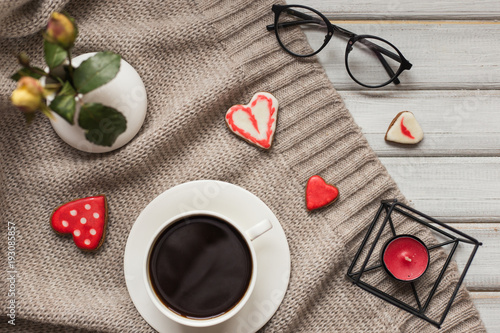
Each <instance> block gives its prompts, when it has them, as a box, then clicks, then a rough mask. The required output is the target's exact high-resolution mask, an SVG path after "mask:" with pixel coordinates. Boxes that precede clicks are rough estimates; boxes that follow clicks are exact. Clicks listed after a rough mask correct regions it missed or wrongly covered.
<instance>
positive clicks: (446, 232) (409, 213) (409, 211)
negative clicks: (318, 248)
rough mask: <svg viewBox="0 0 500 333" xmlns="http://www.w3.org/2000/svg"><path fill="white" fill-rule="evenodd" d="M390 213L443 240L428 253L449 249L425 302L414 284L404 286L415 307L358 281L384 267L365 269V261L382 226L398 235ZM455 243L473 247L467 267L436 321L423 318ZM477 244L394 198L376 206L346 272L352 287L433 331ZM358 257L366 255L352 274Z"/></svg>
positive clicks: (456, 286)
mask: <svg viewBox="0 0 500 333" xmlns="http://www.w3.org/2000/svg"><path fill="white" fill-rule="evenodd" d="M383 212H385V213H386V216H385V218H384V219H383V221H382V224H381V226H380V228H379V229H378V231H377V233H376V235H375V238H374V239H373V241H372V242H371V245H369V244H368V243H369V242H368V241H369V239H370V237H371V235H372V232H373V231H374V229H375V225H376V224H377V222H378V221H379V219H380V216H381V215H382V213H383ZM393 212H397V213H399V214H401V215H402V216H403V217H405V218H408V219H410V220H412V221H414V222H417V223H419V224H421V225H422V226H424V227H426V228H428V229H430V230H432V231H434V232H437V233H439V234H440V235H442V236H443V237H444V238H446V241H444V242H441V243H438V244H435V245H432V246H426V247H427V249H428V250H429V251H432V250H434V249H436V248H439V247H443V246H445V245H450V246H452V248H451V250H450V253H449V254H448V256H447V258H446V260H445V262H444V264H443V267H442V268H441V270H440V272H439V275H438V277H437V279H436V280H435V281H434V282H433V283H432V288H431V290H430V292H429V294H428V296H427V298H425V301H424V302H423V303H422V302H421V299H422V300H424V298H421V297H419V294H418V292H417V288H416V286H415V281H412V282H407V283H406V284H407V285H409V287H410V288H411V291H412V293H413V297H414V299H415V301H416V305H417V306H416V307H415V306H413V305H411V304H409V303H408V302H405V301H404V300H401V299H399V298H398V297H396V296H394V295H390V294H389V293H387V292H385V291H383V290H381V289H380V288H378V287H376V286H374V285H371V284H370V283H368V282H365V281H362V280H361V277H362V276H363V274H365V273H367V272H370V271H375V270H377V269H383V267H384V265H383V262H382V261H381V260H380V262H379V263H378V264H374V265H370V266H369V267H367V266H368V262H369V261H370V258H371V257H372V254H373V252H374V250H375V247H376V246H377V243H378V242H379V240H380V238H381V236H382V233H383V231H384V229H385V227H386V225H389V227H390V234H391V235H392V237H394V236H396V235H398V234H397V233H396V224H395V223H394V222H393V219H392V217H391V215H392V214H393ZM459 243H466V244H470V245H473V246H474V247H473V249H472V251H471V254H470V255H469V259H468V261H467V264H466V265H465V267H464V269H463V272H462V274H461V275H460V278H459V279H458V282H457V283H456V285H455V288H454V289H453V292H452V294H451V297H450V299H449V300H448V301H447V303H446V306H445V307H444V309H443V310H442V312H441V314H440V317H439V318H437V319H436V318H435V319H432V318H430V317H429V316H428V315H427V312H428V308H429V304H430V302H431V300H432V298H433V297H434V296H435V294H436V291H437V289H438V286H439V284H440V282H441V281H442V280H443V277H444V275H445V272H446V270H447V268H448V266H449V264H450V262H451V260H452V258H453V255H454V254H455V251H456V249H457V247H458V245H459ZM367 244H368V246H367ZM480 245H482V244H481V243H480V242H479V241H477V240H476V239H474V238H473V237H470V236H469V235H466V234H464V233H463V232H461V231H459V230H456V229H454V228H452V227H450V226H448V225H446V224H444V223H442V222H440V221H438V220H436V219H434V218H432V217H430V216H428V215H425V214H423V213H421V212H419V211H417V210H415V209H413V208H411V207H408V206H406V205H404V204H402V203H400V202H398V201H397V200H396V199H394V200H383V201H382V202H381V204H380V208H379V209H378V211H377V213H376V215H375V217H374V219H373V222H372V223H371V224H370V226H369V228H368V232H367V233H366V235H365V237H364V239H363V241H362V243H361V246H360V247H359V249H358V251H357V253H356V255H355V257H354V259H353V261H352V263H351V265H350V267H349V269H348V271H347V277H348V278H349V279H350V280H351V281H352V282H353V283H354V284H356V285H357V286H359V287H360V288H362V289H364V290H366V291H368V292H370V293H372V294H374V295H375V296H377V297H379V298H381V299H383V300H385V301H387V302H389V303H391V304H393V305H395V306H397V307H398V308H400V309H402V310H405V311H408V312H409V313H411V314H413V315H415V316H417V317H419V318H421V319H424V320H426V321H428V322H429V323H431V324H432V325H434V326H436V327H437V328H440V327H441V325H442V323H443V322H444V320H445V318H446V315H447V314H448V312H449V311H450V308H451V305H452V303H453V301H454V299H455V297H456V296H457V293H458V290H459V288H460V285H461V284H462V282H463V280H464V278H465V275H466V274H467V270H468V269H469V267H470V265H471V263H472V259H473V258H474V255H475V254H476V252H477V249H478V247H479V246H480ZM365 246H367V248H369V249H368V252H367V253H366V254H364V253H363V252H364V251H366V249H365ZM362 255H366V258H365V259H364V261H359V263H361V262H362V264H361V268H360V269H357V270H356V271H354V267H355V266H356V265H357V264H358V260H360V257H361V256H362ZM376 258H379V256H376ZM423 276H424V277H422V279H425V273H424V275H423ZM389 278H390V277H389ZM391 279H392V278H391ZM394 283H401V282H398V281H396V280H395V279H394ZM421 296H422V295H421Z"/></svg>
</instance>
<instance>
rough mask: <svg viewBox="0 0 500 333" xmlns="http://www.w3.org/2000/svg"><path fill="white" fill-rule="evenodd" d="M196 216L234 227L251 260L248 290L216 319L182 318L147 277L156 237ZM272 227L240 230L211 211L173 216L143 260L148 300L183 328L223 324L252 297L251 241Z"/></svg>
mask: <svg viewBox="0 0 500 333" xmlns="http://www.w3.org/2000/svg"><path fill="white" fill-rule="evenodd" d="M196 215H208V216H213V217H215V218H218V219H220V220H222V221H225V222H226V223H228V224H230V225H231V226H232V227H234V228H235V229H236V230H238V232H239V233H240V234H241V236H242V237H243V239H244V240H245V242H246V244H247V246H248V249H249V250H250V256H251V259H252V275H251V276H250V282H249V284H248V288H247V290H246V292H245V294H244V295H243V297H242V298H241V299H240V301H239V302H238V303H237V304H236V305H235V306H234V307H232V308H231V309H230V310H228V311H227V312H225V313H224V314H222V315H220V316H217V317H212V318H200V319H196V318H187V317H184V316H181V315H179V314H178V313H176V312H174V311H172V310H170V309H169V308H168V307H167V306H166V305H164V304H163V303H162V302H161V301H160V299H159V298H158V296H157V295H156V293H155V292H154V290H153V286H152V284H151V278H150V276H149V258H150V254H151V251H152V248H153V245H154V244H155V242H156V240H157V239H158V237H159V236H160V235H161V234H162V232H163V231H164V230H166V229H167V228H168V227H170V226H171V225H172V224H173V223H175V222H177V221H180V220H183V219H185V218H188V217H190V216H196ZM272 227H273V225H272V223H271V222H270V221H269V220H263V221H260V222H258V223H256V224H255V225H254V226H253V227H251V228H250V229H247V230H242V229H241V227H240V226H238V224H236V223H235V222H234V221H232V220H231V219H229V218H227V217H226V216H223V215H221V214H218V213H215V212H211V211H203V210H196V211H190V212H187V213H182V214H179V215H177V216H174V217H173V218H171V219H169V220H168V221H166V222H165V223H163V224H162V225H161V226H160V228H159V229H158V231H157V232H156V233H155V234H154V236H153V237H152V238H151V240H150V242H149V244H148V248H149V251H148V253H147V256H146V260H145V263H146V265H145V267H144V269H143V271H144V275H145V278H144V281H145V282H146V290H147V293H148V296H149V298H150V299H151V301H152V302H153V304H154V305H155V306H156V308H157V309H158V310H159V311H160V312H161V313H163V314H164V315H165V316H166V317H168V318H169V319H171V320H173V321H175V322H177V323H179V324H181V325H185V326H191V327H209V326H214V325H217V324H220V323H223V322H225V321H226V320H228V319H229V318H231V317H233V316H234V315H235V314H236V313H238V311H240V310H241V308H243V306H244V305H245V304H246V302H247V301H248V299H249V298H250V296H251V295H252V292H253V289H254V287H255V281H256V278H257V256H256V255H255V249H254V247H253V245H252V241H253V240H255V239H257V238H258V237H260V236H261V235H263V234H265V233H266V232H268V231H269V230H271V229H272Z"/></svg>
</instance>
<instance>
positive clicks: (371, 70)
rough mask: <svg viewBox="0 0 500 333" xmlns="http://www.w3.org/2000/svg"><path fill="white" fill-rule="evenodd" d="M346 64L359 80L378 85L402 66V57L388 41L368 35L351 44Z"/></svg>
mask: <svg viewBox="0 0 500 333" xmlns="http://www.w3.org/2000/svg"><path fill="white" fill-rule="evenodd" d="M381 51H382V52H381ZM346 65H347V67H348V70H349V71H350V73H351V75H352V76H353V77H354V78H355V79H356V80H357V81H359V82H361V83H363V84H365V85H368V86H377V85H381V84H384V83H386V82H388V81H390V80H391V79H392V78H393V77H394V76H395V73H397V71H398V70H399V67H400V66H401V59H400V58H399V55H398V51H397V50H396V49H394V48H393V47H392V46H391V45H389V44H388V43H386V42H384V41H381V40H378V39H375V38H368V37H367V38H360V39H358V40H357V41H356V42H355V43H354V44H352V45H351V48H350V51H349V50H348V55H347V64H346Z"/></svg>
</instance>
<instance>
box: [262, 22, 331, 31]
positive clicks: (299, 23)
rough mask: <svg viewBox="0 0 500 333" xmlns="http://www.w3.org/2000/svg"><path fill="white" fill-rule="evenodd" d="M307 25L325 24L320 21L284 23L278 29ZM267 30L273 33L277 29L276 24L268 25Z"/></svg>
mask: <svg viewBox="0 0 500 333" xmlns="http://www.w3.org/2000/svg"><path fill="white" fill-rule="evenodd" d="M305 23H317V24H320V25H324V22H323V21H319V20H302V21H291V22H283V23H280V24H278V27H280V28H286V27H292V26H294V25H301V24H305ZM266 29H267V31H272V30H274V29H276V27H275V26H274V24H269V25H266Z"/></svg>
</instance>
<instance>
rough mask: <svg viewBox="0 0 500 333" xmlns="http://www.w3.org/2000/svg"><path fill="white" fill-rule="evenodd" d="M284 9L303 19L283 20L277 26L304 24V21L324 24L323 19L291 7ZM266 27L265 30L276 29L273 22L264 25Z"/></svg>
mask: <svg viewBox="0 0 500 333" xmlns="http://www.w3.org/2000/svg"><path fill="white" fill-rule="evenodd" d="M285 11H286V12H287V13H288V14H290V15H293V16H295V17H298V18H301V19H303V21H292V22H283V23H280V24H278V27H291V26H294V25H299V24H304V23H317V24H319V25H325V22H324V21H323V20H320V19H318V18H315V17H313V16H311V15H307V14H305V13H301V12H298V11H295V10H293V9H285ZM266 29H267V31H271V30H274V29H276V27H275V26H274V24H269V25H267V26H266Z"/></svg>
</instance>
